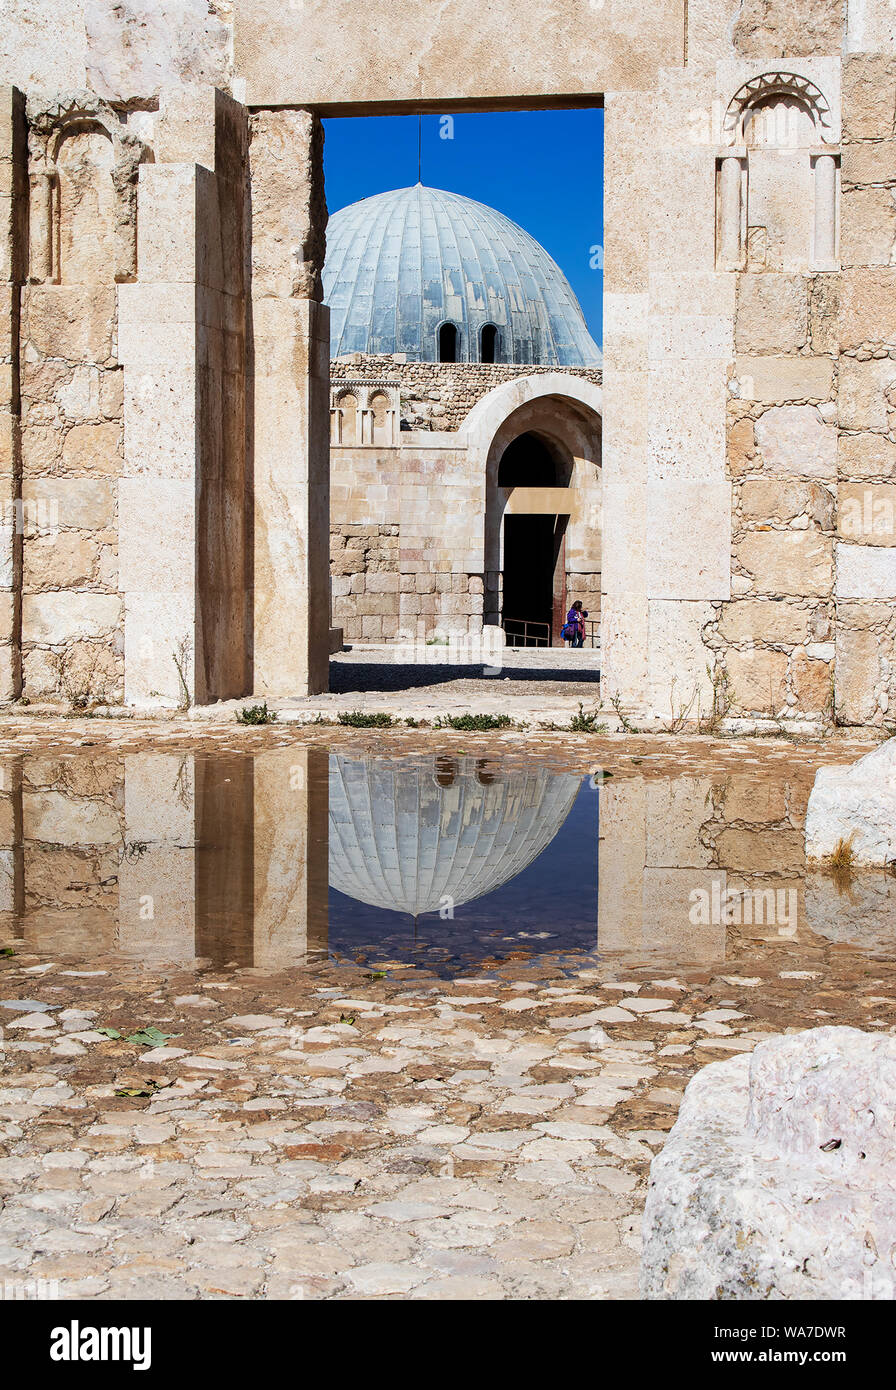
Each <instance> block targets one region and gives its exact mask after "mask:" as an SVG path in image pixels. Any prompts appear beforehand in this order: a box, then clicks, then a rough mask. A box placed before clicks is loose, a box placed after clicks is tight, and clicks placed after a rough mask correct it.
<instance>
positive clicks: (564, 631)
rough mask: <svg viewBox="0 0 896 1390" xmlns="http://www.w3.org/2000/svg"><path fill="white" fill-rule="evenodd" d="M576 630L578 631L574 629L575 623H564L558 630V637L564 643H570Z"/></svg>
mask: <svg viewBox="0 0 896 1390" xmlns="http://www.w3.org/2000/svg"><path fill="white" fill-rule="evenodd" d="M578 630H579V629H578V628H577V627H576V625H575V623H565V624H564V626H563V627H562V628H561V629H560V637H561V639H562V640H563V641H564V642H571V641H572V639H573V638H574V637H575V636H576V635H577V633H578Z"/></svg>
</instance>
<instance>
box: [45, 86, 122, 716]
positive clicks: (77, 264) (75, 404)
mask: <svg viewBox="0 0 896 1390" xmlns="http://www.w3.org/2000/svg"><path fill="white" fill-rule="evenodd" d="M27 118H28V125H29V170H30V198H29V238H30V245H29V253H28V280H27V283H26V284H25V285H23V287H22V290H21V300H20V303H21V322H20V364H21V365H20V395H21V411H20V419H21V460H22V465H21V472H22V508H21V510H22V521H23V532H24V535H23V546H22V615H21V645H22V678H23V688H24V691H25V693H26V694H27V695H28V697H29V698H32V699H33V698H35V697H37V698H41V697H43V696H58V695H61V696H63V697H65V698H66V699H68V700H70V701H72V702H74V703H85V702H86V701H87V700H88V699H93V700H110V701H116V700H120V699H121V698H122V694H123V686H124V643H123V636H124V634H123V612H122V603H121V597H120V586H119V570H118V562H119V554H118V521H119V519H118V506H117V502H118V496H117V485H118V479H119V477H120V474H121V470H122V458H123V452H124V433H123V428H124V422H123V399H124V398H123V380H122V371H121V364H120V361H119V355H118V286H119V284H120V283H123V282H125V281H127V280H130V279H133V278H134V276H135V274H136V258H135V250H136V247H135V240H134V218H133V205H134V185H135V181H136V171H137V166H138V164H139V162H140V160H141V159H142V158H143V157H144V156H145V153H146V151H145V147H144V146H143V143H142V141H141V139H140V137H139V136H138V135H137V134H136V131H135V129H133V128H131V127H129V125H128V124H127V123H125V124H124V125H122V123H121V122H120V121H119V120H118V118H117V116H116V115H115V113H114V112H113V111H112V110H111V108H109V107H108V106H107V105H106V104H105V103H103V102H102V101H100V100H98V99H96V98H94V97H92V96H91V95H90V94H86V93H72V94H70V95H65V96H61V97H56V98H53V99H52V100H51V101H49V102H47V101H45V100H43V99H39V98H34V99H31V100H29V102H28V106H27ZM129 214H130V215H129Z"/></svg>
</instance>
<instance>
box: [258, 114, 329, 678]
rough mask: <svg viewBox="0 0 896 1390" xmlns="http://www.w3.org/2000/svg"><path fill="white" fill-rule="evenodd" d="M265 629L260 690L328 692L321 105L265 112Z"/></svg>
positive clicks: (261, 626)
mask: <svg viewBox="0 0 896 1390" xmlns="http://www.w3.org/2000/svg"><path fill="white" fill-rule="evenodd" d="M250 168H251V180H252V337H253V353H254V372H253V382H254V408H255V413H254V432H253V433H254V472H255V489H254V491H255V548H254V564H255V577H254V633H255V646H254V650H255V676H254V689H255V692H256V694H257V695H260V696H265V697H271V696H275V697H276V696H289V695H313V694H316V693H318V692H319V691H322V690H326V688H327V684H328V659H329V626H330V612H329V588H330V584H329V576H330V571H329V526H330V430H329V419H330V402H329V387H330V323H329V310H328V309H327V308H326V306H325V305H324V304H323V303H322V302H321V301H322V297H323V290H322V286H321V271H322V269H323V260H324V248H325V226H326V216H327V213H326V203H325V200H324V189H323V128H322V126H321V123H320V119H319V118H318V117H317V116H316V115H314V114H312V113H311V112H310V111H263V112H260V113H259V114H258V115H257V116H256V117H255V118H254V120H253V126H252V135H251V145H250Z"/></svg>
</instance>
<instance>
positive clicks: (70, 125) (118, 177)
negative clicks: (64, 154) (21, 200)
mask: <svg viewBox="0 0 896 1390" xmlns="http://www.w3.org/2000/svg"><path fill="white" fill-rule="evenodd" d="M27 118H28V155H29V176H30V181H31V255H30V270H29V278H30V279H31V280H32V281H36V282H41V281H46V280H54V279H56V278H57V276H58V269H59V267H58V261H57V255H58V253H57V251H56V249H55V246H56V240H57V238H56V236H55V230H54V226H53V217H54V213H53V205H54V190H55V187H56V184H57V179H58V173H57V168H56V160H57V156H58V154H59V148H60V146H61V144H62V142H63V140H65V139H66V137H67V136H69V135H72V134H74V133H77V132H79V131H84V130H98V131H101V132H102V133H103V134H105V135H106V136H108V138H109V140H110V141H111V144H112V186H113V189H114V193H115V228H114V234H115V265H114V279H115V280H116V281H119V282H120V281H128V280H135V279H136V278H137V171H138V169H139V167H140V165H141V164H142V163H144V162H146V161H148V160H151V158H152V152H151V150H150V149H149V147H148V145H146V144H144V142H143V141H142V140H141V139H140V138H139V136H137V135H136V134H135V133H134V131H132V130H129V129H128V127H127V126H126V125H124V124H123V123H122V122H121V121H120V120H119V119H118V116H117V115H116V113H115V111H114V110H113V108H112V107H111V106H110V105H109V103H108V102H107V101H104V100H103V98H102V97H99V96H97V95H96V94H95V93H94V92H72V93H69V94H67V95H64V96H59V97H55V98H54V99H53V100H52V101H44V102H36V101H34V100H29V102H28V105H27Z"/></svg>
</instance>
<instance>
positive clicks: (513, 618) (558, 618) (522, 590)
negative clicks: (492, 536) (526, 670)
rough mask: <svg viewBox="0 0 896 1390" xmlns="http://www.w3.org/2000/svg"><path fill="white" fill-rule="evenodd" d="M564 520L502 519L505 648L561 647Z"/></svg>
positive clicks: (536, 517) (538, 517)
mask: <svg viewBox="0 0 896 1390" xmlns="http://www.w3.org/2000/svg"><path fill="white" fill-rule="evenodd" d="M567 521H568V518H567V517H565V516H549V515H537V514H535V515H532V514H526V513H524V514H522V515H507V516H505V518H504V573H503V580H504V582H503V598H504V601H503V608H502V626H503V627H504V631H505V633H506V634H507V643H508V646H514V647H520V646H526V647H535V646H538V647H541V646H548V647H550V646H561V645H562V642H561V640H560V628H561V627H562V625H563V618H562V612H563V604H564V601H565V597H566V562H565V558H564V554H565V545H564V541H565V535H566V523H567Z"/></svg>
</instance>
